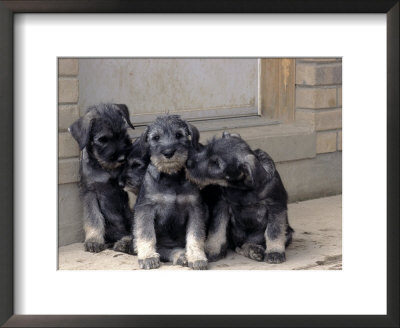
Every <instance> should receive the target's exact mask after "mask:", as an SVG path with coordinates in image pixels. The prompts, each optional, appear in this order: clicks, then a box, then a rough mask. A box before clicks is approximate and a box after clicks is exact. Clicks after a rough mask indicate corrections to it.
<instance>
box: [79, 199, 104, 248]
mask: <svg viewBox="0 0 400 328" xmlns="http://www.w3.org/2000/svg"><path fill="white" fill-rule="evenodd" d="M83 215H84V217H83V229H84V231H85V243H84V247H85V251H87V252H92V253H98V252H101V251H102V250H104V249H106V248H107V246H106V244H105V242H104V234H105V228H104V226H105V220H104V216H103V214H102V213H101V210H100V206H99V202H98V200H97V197H96V194H95V193H92V192H89V193H87V194H85V195H84V197H83Z"/></svg>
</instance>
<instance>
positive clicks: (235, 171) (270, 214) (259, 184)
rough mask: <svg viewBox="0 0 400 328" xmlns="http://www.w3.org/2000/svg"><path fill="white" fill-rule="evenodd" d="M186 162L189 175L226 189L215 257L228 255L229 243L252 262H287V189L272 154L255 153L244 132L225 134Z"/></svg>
mask: <svg viewBox="0 0 400 328" xmlns="http://www.w3.org/2000/svg"><path fill="white" fill-rule="evenodd" d="M186 165H187V174H188V178H189V179H191V180H192V181H194V182H196V183H197V184H199V185H200V186H205V185H209V184H216V185H220V186H222V187H223V188H221V190H222V195H221V199H220V201H219V202H218V203H217V205H216V206H215V207H214V210H213V213H212V216H211V222H210V226H209V230H208V236H207V241H206V252H207V255H208V258H209V260H210V261H215V260H217V259H219V258H221V257H223V256H224V255H225V252H226V248H227V247H228V245H229V246H230V247H231V248H232V249H234V250H235V251H236V252H237V253H239V254H241V255H244V256H246V257H249V258H251V259H253V260H257V261H262V260H265V261H266V262H268V263H281V262H284V261H285V260H286V257H285V247H286V246H287V245H288V244H289V243H290V241H291V238H292V232H293V230H292V228H291V227H290V226H289V223H288V217H287V193H286V190H285V188H284V186H283V184H282V181H281V178H280V176H279V173H278V171H277V170H276V168H275V164H274V162H273V160H272V159H271V158H270V157H269V156H268V154H267V153H265V152H263V151H262V150H259V149H258V150H256V151H254V152H253V151H252V150H251V149H250V147H249V145H247V143H246V142H245V141H244V140H243V139H241V138H240V136H238V135H230V134H229V133H226V132H224V134H223V137H222V138H220V139H214V140H212V141H211V142H210V143H209V144H207V145H206V146H205V148H204V149H202V150H201V151H200V152H197V153H196V152H191V154H190V158H189V159H188V161H187V164H186Z"/></svg>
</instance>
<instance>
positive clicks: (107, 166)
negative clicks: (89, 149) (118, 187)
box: [94, 150, 124, 170]
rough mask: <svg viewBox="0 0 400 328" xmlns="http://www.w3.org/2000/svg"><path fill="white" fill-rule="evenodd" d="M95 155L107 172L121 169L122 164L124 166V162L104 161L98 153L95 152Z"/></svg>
mask: <svg viewBox="0 0 400 328" xmlns="http://www.w3.org/2000/svg"><path fill="white" fill-rule="evenodd" d="M94 155H95V157H96V159H97V161H98V162H99V164H100V165H101V167H102V168H103V169H105V170H113V169H116V168H117V167H120V166H121V165H122V164H124V161H119V160H118V161H106V160H104V159H102V158H101V157H100V156H99V154H98V152H97V151H96V150H95V151H94Z"/></svg>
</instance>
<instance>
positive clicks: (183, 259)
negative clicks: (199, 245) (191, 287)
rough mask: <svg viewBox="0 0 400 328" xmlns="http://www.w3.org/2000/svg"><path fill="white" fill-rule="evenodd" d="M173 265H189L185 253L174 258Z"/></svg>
mask: <svg viewBox="0 0 400 328" xmlns="http://www.w3.org/2000/svg"><path fill="white" fill-rule="evenodd" d="M173 265H180V266H188V261H187V258H186V255H185V253H182V254H181V255H179V257H178V258H177V259H176V260H174V262H173Z"/></svg>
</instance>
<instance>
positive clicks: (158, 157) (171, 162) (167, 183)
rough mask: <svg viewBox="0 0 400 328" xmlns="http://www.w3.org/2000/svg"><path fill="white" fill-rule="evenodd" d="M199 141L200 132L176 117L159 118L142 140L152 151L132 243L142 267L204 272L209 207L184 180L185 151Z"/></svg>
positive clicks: (205, 266)
mask: <svg viewBox="0 0 400 328" xmlns="http://www.w3.org/2000/svg"><path fill="white" fill-rule="evenodd" d="M198 140H199V132H198V130H197V129H196V128H195V127H194V126H192V125H191V124H189V123H187V122H185V121H183V120H182V119H181V118H180V117H179V116H177V115H166V116H161V117H158V118H157V119H156V120H155V121H154V123H153V124H151V125H150V126H148V127H147V129H146V132H145V133H144V134H143V136H142V141H141V142H142V144H147V145H148V147H149V152H150V164H149V165H148V167H147V171H146V174H145V176H144V178H143V182H142V185H141V187H140V190H139V195H138V198H137V200H136V204H135V207H134V240H135V244H136V248H137V253H138V259H139V266H140V268H142V269H154V268H158V267H159V266H160V260H161V261H163V262H172V263H173V264H174V265H183V266H185V265H189V267H190V268H192V269H199V270H201V269H207V257H206V255H205V252H204V242H205V225H206V218H207V209H206V207H205V205H204V204H203V202H202V199H201V196H200V192H199V189H198V187H197V186H196V185H194V184H192V183H191V182H190V181H188V180H186V178H185V162H186V159H187V155H188V151H189V150H190V149H191V148H197V147H198Z"/></svg>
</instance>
